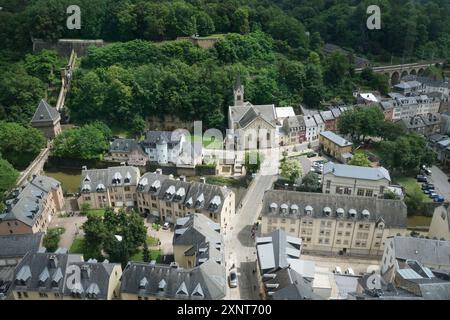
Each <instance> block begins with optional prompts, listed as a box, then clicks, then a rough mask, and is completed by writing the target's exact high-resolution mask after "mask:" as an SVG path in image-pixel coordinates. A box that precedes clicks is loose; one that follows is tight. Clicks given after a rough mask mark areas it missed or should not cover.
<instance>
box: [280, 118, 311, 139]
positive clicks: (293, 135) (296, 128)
mask: <svg viewBox="0 0 450 320" xmlns="http://www.w3.org/2000/svg"><path fill="white" fill-rule="evenodd" d="M283 131H284V133H285V135H286V137H285V139H284V141H283V145H293V144H299V143H302V142H304V141H305V140H306V125H305V120H304V117H303V116H295V117H288V118H286V119H284V121H283Z"/></svg>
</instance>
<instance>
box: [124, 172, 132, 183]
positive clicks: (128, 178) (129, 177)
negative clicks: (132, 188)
mask: <svg viewBox="0 0 450 320" xmlns="http://www.w3.org/2000/svg"><path fill="white" fill-rule="evenodd" d="M123 182H124V183H131V174H130V173H129V172H127V175H126V176H125V179H124V180H123Z"/></svg>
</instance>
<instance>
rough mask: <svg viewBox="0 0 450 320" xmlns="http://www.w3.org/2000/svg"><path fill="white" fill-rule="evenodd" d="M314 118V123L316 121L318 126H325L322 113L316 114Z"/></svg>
mask: <svg viewBox="0 0 450 320" xmlns="http://www.w3.org/2000/svg"><path fill="white" fill-rule="evenodd" d="M313 117H314V121H316V123H317V125H319V126H320V125H322V124H324V121H323V119H322V117H321V115H320V113H316V114H314V115H313Z"/></svg>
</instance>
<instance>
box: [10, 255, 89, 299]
mask: <svg viewBox="0 0 450 320" xmlns="http://www.w3.org/2000/svg"><path fill="white" fill-rule="evenodd" d="M51 259H53V261H54V263H53V264H52V263H51V261H52V260H51ZM82 259H83V256H82V255H78V254H76V255H74V254H70V255H69V254H55V253H47V252H34V253H32V252H30V253H28V254H27V255H26V256H25V257H24V258H23V259H22V260H21V262H20V263H19V264H18V265H17V268H16V270H15V273H14V283H13V285H12V290H17V291H39V292H57V293H63V290H64V285H65V279H66V270H67V266H68V263H70V262H80V261H82Z"/></svg>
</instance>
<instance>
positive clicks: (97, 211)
mask: <svg viewBox="0 0 450 320" xmlns="http://www.w3.org/2000/svg"><path fill="white" fill-rule="evenodd" d="M88 214H92V215H94V216H101V217H103V215H104V214H105V209H89V210H88Z"/></svg>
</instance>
